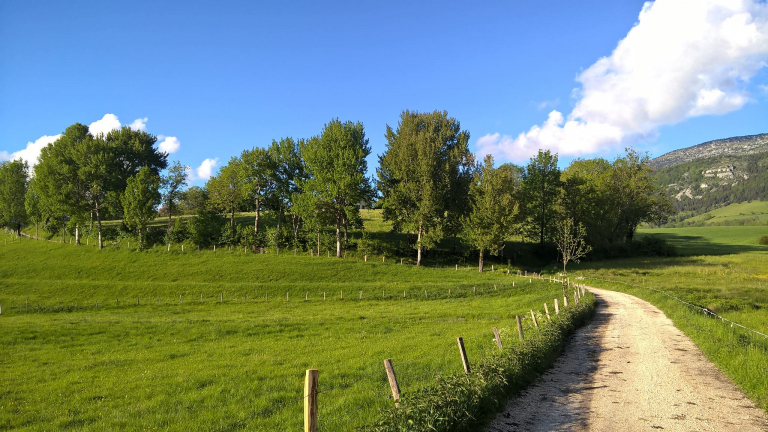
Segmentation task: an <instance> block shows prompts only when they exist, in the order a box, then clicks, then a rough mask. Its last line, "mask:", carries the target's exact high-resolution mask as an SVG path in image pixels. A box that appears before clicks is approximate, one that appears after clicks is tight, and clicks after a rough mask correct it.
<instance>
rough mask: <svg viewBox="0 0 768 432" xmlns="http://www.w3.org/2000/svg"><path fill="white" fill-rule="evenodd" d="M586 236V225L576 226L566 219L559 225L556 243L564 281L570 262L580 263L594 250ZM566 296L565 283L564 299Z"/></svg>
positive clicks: (571, 220)
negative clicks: (561, 262)
mask: <svg viewBox="0 0 768 432" xmlns="http://www.w3.org/2000/svg"><path fill="white" fill-rule="evenodd" d="M585 236H586V231H585V229H584V225H582V224H578V225H576V224H574V222H573V219H570V218H564V219H562V220H560V221H559V222H558V223H557V232H556V234H555V243H556V244H557V249H558V250H559V251H560V256H561V257H562V258H563V281H565V277H566V275H567V273H566V272H565V266H566V265H568V262H569V261H573V262H575V263H578V262H579V260H580V259H581V258H583V257H585V256H586V255H587V254H588V253H589V251H591V250H592V247H591V246H589V245H588V244H586V242H585V241H584V237H585ZM565 296H566V292H565V282H563V297H565Z"/></svg>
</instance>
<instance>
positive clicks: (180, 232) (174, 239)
mask: <svg viewBox="0 0 768 432" xmlns="http://www.w3.org/2000/svg"><path fill="white" fill-rule="evenodd" d="M187 240H189V223H188V222H187V221H185V220H184V219H181V218H176V220H174V221H173V228H172V229H171V231H170V232H168V233H167V234H166V236H165V242H166V243H184V242H185V241H187Z"/></svg>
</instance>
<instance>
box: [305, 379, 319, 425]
mask: <svg viewBox="0 0 768 432" xmlns="http://www.w3.org/2000/svg"><path fill="white" fill-rule="evenodd" d="M317 380H318V370H317V369H307V376H306V378H305V379H304V432H317Z"/></svg>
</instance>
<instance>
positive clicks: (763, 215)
mask: <svg viewBox="0 0 768 432" xmlns="http://www.w3.org/2000/svg"><path fill="white" fill-rule="evenodd" d="M755 218H757V220H759V222H761V223H763V224H768V201H749V202H742V203H734V204H729V205H727V206H725V207H721V208H719V209H715V210H712V211H709V212H707V213H704V214H701V215H698V216H694V217H692V218H688V219H686V220H685V221H686V222H690V223H694V222H704V223H705V224H708V225H709V224H715V223H723V222H726V221H736V220H740V219H744V220H753V219H755Z"/></svg>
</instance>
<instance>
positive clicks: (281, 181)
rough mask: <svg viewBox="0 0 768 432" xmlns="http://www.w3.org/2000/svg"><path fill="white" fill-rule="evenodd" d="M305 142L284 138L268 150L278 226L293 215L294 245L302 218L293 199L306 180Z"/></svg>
mask: <svg viewBox="0 0 768 432" xmlns="http://www.w3.org/2000/svg"><path fill="white" fill-rule="evenodd" d="M302 145H304V140H298V141H294V140H293V138H283V139H281V140H280V141H272V144H271V145H270V146H269V149H268V150H267V151H268V153H269V158H270V160H271V161H272V164H273V165H272V169H273V173H274V184H275V189H274V194H273V208H275V210H276V211H277V225H278V227H280V226H281V225H282V221H283V218H284V217H285V214H290V215H291V227H292V228H293V242H294V245H295V244H296V243H297V241H298V235H299V225H300V224H301V218H300V217H299V215H298V213H297V212H295V211H294V210H293V204H294V203H293V197H294V196H295V195H296V194H298V193H300V192H301V188H300V184H301V183H302V182H303V181H304V180H306V173H305V170H304V161H303V160H302V159H301V152H300V148H301V146H302Z"/></svg>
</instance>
